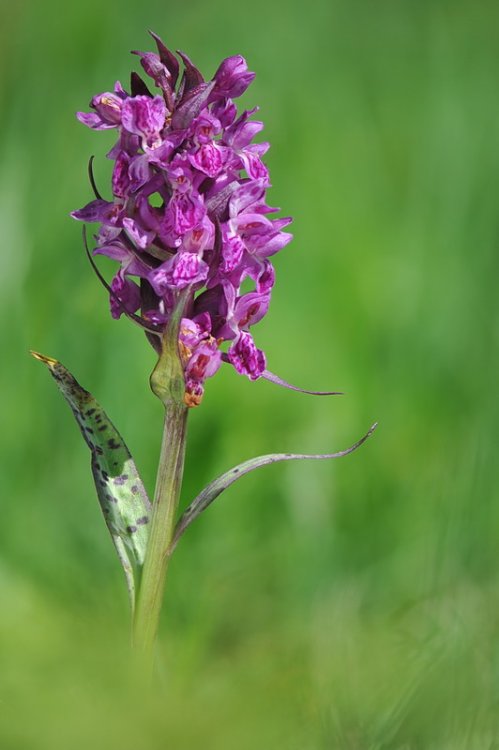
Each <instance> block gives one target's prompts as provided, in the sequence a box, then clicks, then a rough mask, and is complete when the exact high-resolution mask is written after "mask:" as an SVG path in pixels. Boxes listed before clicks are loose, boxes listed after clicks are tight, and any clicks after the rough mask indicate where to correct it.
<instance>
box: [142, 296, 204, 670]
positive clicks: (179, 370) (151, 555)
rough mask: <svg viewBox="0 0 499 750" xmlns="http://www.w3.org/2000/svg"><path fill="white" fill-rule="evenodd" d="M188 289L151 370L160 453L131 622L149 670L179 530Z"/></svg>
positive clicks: (183, 442) (178, 306) (184, 420)
mask: <svg viewBox="0 0 499 750" xmlns="http://www.w3.org/2000/svg"><path fill="white" fill-rule="evenodd" d="M189 299H190V298H189V293H188V292H186V293H185V294H184V295H181V296H180V297H179V300H178V304H177V306H176V308H175V310H174V313H173V314H172V316H171V318H170V321H169V324H168V326H167V329H166V331H165V333H164V335H163V338H162V341H161V354H160V357H159V360H158V363H157V365H156V367H155V368H154V370H153V373H152V375H151V388H152V391H153V393H154V394H155V395H156V396H157V397H158V398H159V399H160V401H161V402H162V403H163V405H164V407H165V422H164V429H163V440H162V443H161V454H160V459H159V466H158V475H157V479H156V489H155V492H154V501H153V508H152V519H151V530H150V534H149V541H148V543H147V550H146V555H145V560H144V566H143V569H142V575H141V579H140V585H139V591H138V596H137V601H136V607H135V617H134V623H133V644H134V647H135V648H136V650H137V653H138V655H139V661H140V663H141V665H142V668H143V670H144V671H145V674H146V675H150V674H151V671H152V665H153V650H154V643H155V640H156V633H157V631H158V624H159V617H160V614H161V605H162V602H163V592H164V588H165V579H166V571H167V569H168V563H169V560H170V555H171V550H169V547H170V543H171V541H172V538H173V533H174V530H175V520H176V519H175V517H176V513H177V507H178V501H179V496H180V488H181V486H182V475H183V471H184V455H185V434H186V423H187V411H188V409H187V407H186V405H185V403H184V393H185V384H184V372H183V367H182V361H181V357H180V353H179V347H178V336H179V327H180V321H181V319H182V315H183V312H184V310H185V306H186V305H187V304H188V303H189Z"/></svg>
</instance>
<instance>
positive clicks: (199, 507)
mask: <svg viewBox="0 0 499 750" xmlns="http://www.w3.org/2000/svg"><path fill="white" fill-rule="evenodd" d="M377 426H378V423H377V422H375V423H374V424H373V425H372V427H371V428H370V429H369V431H368V432H367V433H366V434H365V435H364V437H362V438H361V439H360V440H358V441H357V442H356V443H355V444H354V445H352V446H351V447H350V448H347V449H346V450H343V451H338V452H337V453H269V454H268V455H266V456H258V458H250V459H249V461H244V462H243V463H242V464H239V466H235V467H234V468H233V469H230V470H229V471H227V472H225V474H222V475H221V476H220V477H218V479H215V480H214V481H213V482H211V484H209V485H208V486H207V487H205V488H204V490H203V491H202V492H200V494H199V495H198V496H197V497H196V499H195V500H193V501H192V503H191V504H190V505H189V507H188V508H187V509H186V510H185V512H184V513H183V515H182V516H181V517H180V519H179V520H178V522H177V525H176V527H175V533H174V535H173V539H172V543H171V545H170V551H173V549H174V548H175V546H176V544H177V542H178V540H179V539H180V537H181V536H182V534H183V533H184V531H185V530H186V529H187V527H188V526H190V525H191V523H192V522H193V521H194V520H195V519H196V518H197V517H198V516H199V515H200V514H201V513H202V512H203V510H206V508H207V507H208V506H209V505H211V503H212V502H213V501H214V500H216V498H217V497H218V496H219V495H221V493H222V492H223V491H224V490H226V489H227V487H230V485H231V484H233V482H235V481H236V480H237V479H239V478H240V477H242V476H244V474H248V473H249V472H250V471H254V470H255V469H259V468H260V467H261V466H266V465H267V464H275V463H277V462H278V461H296V460H300V459H307V458H308V459H325V458H341V457H342V456H348V454H349V453H353V451H355V450H357V448H359V447H360V446H361V445H362V443H365V441H366V440H367V438H368V437H370V436H371V435H372V433H373V432H374V430H375V429H376V427H377Z"/></svg>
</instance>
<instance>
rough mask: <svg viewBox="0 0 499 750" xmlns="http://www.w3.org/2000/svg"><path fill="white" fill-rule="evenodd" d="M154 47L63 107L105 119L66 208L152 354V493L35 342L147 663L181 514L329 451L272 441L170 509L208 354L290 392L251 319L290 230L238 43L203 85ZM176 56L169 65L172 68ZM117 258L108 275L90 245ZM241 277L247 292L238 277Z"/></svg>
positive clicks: (260, 307) (117, 311) (97, 414)
mask: <svg viewBox="0 0 499 750" xmlns="http://www.w3.org/2000/svg"><path fill="white" fill-rule="evenodd" d="M152 37H153V39H154V41H155V44H156V52H140V51H135V52H134V54H135V55H137V56H138V58H139V60H140V64H141V65H142V68H143V70H144V72H145V74H146V76H147V78H148V81H147V83H146V81H145V80H144V79H143V78H141V77H140V76H139V75H138V74H137V73H135V72H134V73H132V76H131V84H130V88H129V90H128V91H127V90H126V89H125V87H124V86H122V85H121V83H120V82H117V83H116V84H115V86H114V88H113V91H106V92H103V93H101V94H97V95H96V96H94V97H93V98H92V100H91V102H90V108H91V110H92V111H91V112H78V113H77V117H78V119H79V120H80V122H81V123H83V124H84V125H86V126H87V127H89V128H91V129H92V130H113V129H114V130H116V131H117V140H116V143H115V145H114V146H113V147H112V149H111V150H110V151H109V153H108V155H107V156H108V158H109V159H110V160H112V162H113V171H112V178H111V186H110V189H111V192H112V198H110V199H109V200H106V199H104V198H103V197H102V196H101V194H100V193H99V191H98V190H97V187H96V185H95V181H94V179H93V173H92V160H91V161H90V179H91V184H92V186H93V188H94V192H95V197H94V199H93V200H91V201H90V202H89V203H87V205H85V206H84V207H83V208H80V209H78V210H76V211H74V212H73V213H72V216H73V217H74V218H75V219H76V220H78V221H81V222H85V223H92V224H97V225H98V226H97V229H96V231H95V233H94V235H93V237H94V241H95V246H94V247H93V250H92V251H90V250H89V248H88V244H87V235H86V232H85V230H84V240H85V246H86V249H87V254H88V256H89V259H90V261H91V264H92V267H93V268H94V270H95V271H96V273H97V276H98V278H99V279H100V281H101V282H102V283H103V284H104V286H105V287H106V289H107V291H108V293H109V304H110V312H111V315H112V317H113V318H116V319H118V318H120V317H122V316H123V315H124V316H126V317H128V318H129V319H131V320H132V321H134V322H135V323H137V324H138V325H139V326H141V327H142V328H143V329H144V331H145V334H146V336H147V339H148V341H149V342H150V343H151V344H152V346H153V347H154V349H155V351H156V353H157V355H158V362H157V365H156V367H155V368H154V371H153V373H152V375H151V379H150V384H151V388H152V390H153V392H154V394H155V395H156V396H157V397H158V398H159V399H160V400H161V401H162V403H163V405H164V407H165V427H164V434H163V442H162V447H161V454H160V460H159V467H158V475H157V483H156V489H155V493H154V499H153V502H152V503H151V502H150V501H149V498H148V496H147V493H146V490H145V488H144V485H143V483H142V481H141V479H140V476H139V474H138V471H137V469H136V466H135V464H134V462H133V459H132V457H131V455H130V453H129V451H128V449H127V447H126V445H125V443H124V441H123V439H122V438H121V436H120V435H119V433H118V432H117V430H116V428H115V427H114V426H113V425H112V423H111V422H110V420H109V418H108V417H107V415H106V414H105V412H104V411H103V410H102V408H101V407H100V406H99V405H98V404H97V402H96V401H95V400H94V399H93V397H92V396H91V395H90V394H89V393H88V392H87V391H85V390H84V389H83V388H82V387H81V386H80V385H79V384H78V383H77V381H76V380H75V379H74V378H73V376H72V375H71V374H70V373H69V372H68V371H67V370H66V368H64V367H63V366H62V365H61V364H60V362H58V361H57V360H54V359H52V358H49V357H45V356H44V355H41V354H36V353H35V357H36V358H38V359H39V360H41V361H43V362H44V363H45V364H46V365H47V366H48V368H49V370H50V372H51V374H52V375H53V377H54V378H55V380H56V382H57V384H58V386H59V388H60V390H61V392H62V393H63V395H64V397H65V398H66V400H67V401H68V403H69V405H70V406H71V408H72V410H73V413H74V415H75V417H76V419H77V421H78V424H79V426H80V429H81V431H82V434H83V436H84V437H85V440H86V442H87V444H88V446H89V448H90V451H91V455H92V471H93V474H94V479H95V484H96V488H97V494H98V497H99V501H100V504H101V507H102V510H103V513H104V517H105V520H106V523H107V525H108V528H109V531H110V533H111V536H112V539H113V542H114V544H115V547H116V550H117V552H118V556H119V559H120V562H121V564H122V566H123V568H124V572H125V576H126V580H127V586H128V591H129V595H130V604H131V608H132V613H133V642H134V645H135V646H136V647H137V649H138V650H139V651H140V652H141V653H142V654H143V655H144V658H145V660H146V661H147V662H149V663H150V662H151V658H152V656H151V654H152V647H153V644H154V640H155V636H156V630H157V625H158V620H159V614H160V609H161V602H162V596H163V589H164V583H165V576H166V571H167V566H168V561H169V559H170V557H171V555H172V553H173V551H174V549H175V547H176V544H177V542H178V540H179V538H180V536H181V535H182V534H183V532H184V531H185V529H186V528H187V527H188V526H189V525H190V523H191V522H192V521H193V520H194V519H195V518H197V517H198V516H199V514H200V513H201V512H202V511H203V510H204V509H205V508H206V507H208V505H210V504H211V502H213V500H214V499H215V498H216V497H218V496H219V495H220V494H221V493H222V492H223V491H224V490H225V489H226V488H227V487H228V486H229V485H231V484H232V483H233V482H234V481H235V480H236V479H237V478H239V477H240V476H242V475H244V474H245V473H247V472H248V471H252V470H253V469H256V468H258V467H260V466H263V465H265V464H268V463H274V462H276V461H284V460H290V459H303V458H312V459H321V458H337V457H340V456H344V455H347V454H348V453H351V452H353V451H354V450H355V449H356V448H357V447H358V446H359V445H361V444H362V443H363V442H364V441H365V440H366V439H367V437H369V435H370V434H371V432H372V431H373V429H374V428H375V426H376V425H373V427H372V428H371V429H370V430H369V431H368V433H367V434H366V435H365V436H364V437H363V438H362V439H361V440H359V441H358V442H357V443H355V444H354V445H353V446H352V447H350V448H348V449H347V450H344V451H338V452H335V453H328V454H313V455H304V454H289V453H280V454H279V453H277V454H271V455H267V456H261V457H259V458H256V459H250V460H249V461H246V462H245V463H243V464H241V465H240V466H239V467H235V468H234V469H231V470H229V471H228V472H226V473H225V474H223V475H222V476H221V477H219V479H217V480H215V481H214V482H212V483H211V484H210V485H208V487H206V488H205V489H204V490H202V491H201V493H200V494H199V495H198V497H197V498H195V499H194V500H193V501H192V503H191V504H190V505H189V507H188V508H187V509H186V510H185V511H184V513H183V514H182V515H181V516H180V517H179V518H177V510H178V505H179V497H180V489H181V482H182V474H183V459H184V452H185V429H186V420H187V415H188V412H189V409H190V408H193V407H198V406H199V405H200V404H201V403H202V400H203V396H204V391H205V383H206V381H207V380H208V379H209V378H211V377H213V376H214V375H215V374H216V373H217V372H218V370H219V369H220V367H221V366H227V365H229V366H232V367H233V369H234V370H235V371H236V372H237V373H238V374H240V375H245V376H246V377H247V378H249V379H250V380H251V381H256V380H258V379H259V378H262V377H263V378H266V379H267V380H270V381H271V382H273V383H276V384H278V385H280V386H283V387H286V388H289V389H291V390H294V391H301V392H304V393H311V394H314V395H333V394H335V393H336V392H335V391H326V392H324V391H310V390H306V389H302V388H299V387H297V386H294V385H291V384H289V383H287V382H286V381H285V380H283V379H282V378H280V377H279V376H277V375H275V374H273V373H272V372H270V371H269V370H268V369H267V361H266V355H265V353H264V352H263V351H262V349H260V348H258V344H257V341H256V340H255V338H254V335H253V328H254V327H255V326H256V325H257V324H258V323H259V322H260V321H261V320H262V319H263V318H264V317H265V316H266V315H267V313H268V310H269V306H270V301H271V295H272V289H273V287H274V283H275V271H274V267H273V265H272V260H271V259H272V257H273V256H274V255H276V254H277V253H278V252H280V251H281V250H283V249H284V248H285V247H286V246H287V245H288V243H289V242H290V241H291V239H292V235H291V234H290V233H289V232H288V231H285V230H286V228H287V227H288V225H289V224H290V223H291V219H290V218H289V217H284V218H282V217H276V214H277V213H278V212H279V209H277V208H274V207H271V206H269V205H268V204H267V198H266V193H267V190H268V188H269V187H270V176H269V171H268V169H267V166H266V165H265V163H264V160H263V157H264V155H265V153H266V152H267V150H268V148H269V144H268V143H260V142H256V143H255V142H254V139H255V138H256V137H257V136H258V135H259V134H260V132H261V130H262V129H263V123H262V122H260V121H259V120H255V119H253V116H254V115H255V113H256V112H257V108H253V109H251V110H244V111H243V112H241V113H240V114H239V115H238V112H237V107H236V104H235V103H234V100H235V99H237V98H238V97H240V96H241V95H242V94H243V93H244V92H245V91H246V90H247V88H248V87H249V85H250V84H251V83H252V81H253V80H254V77H255V74H254V73H253V72H251V71H249V70H248V66H247V64H246V61H245V60H244V58H243V57H241V56H240V55H235V56H232V57H228V58H227V59H225V60H223V61H222V63H221V64H220V66H219V67H218V69H217V70H216V72H215V74H214V76H213V78H212V79H211V80H209V81H206V80H205V79H204V77H203V75H202V74H201V72H200V71H199V70H198V69H197V68H196V67H195V65H194V64H193V63H192V62H191V60H190V59H189V58H188V57H187V55H185V54H183V53H182V52H178V53H177V55H175V54H174V53H173V52H172V51H170V50H169V49H168V48H167V47H166V46H165V44H164V43H163V41H162V40H161V39H160V38H159V37H158V36H157V35H155V34H152ZM181 68H183V71H182V73H181ZM99 255H105V256H107V257H108V258H111V259H112V260H113V261H115V262H116V264H117V268H116V271H115V274H114V277H113V278H112V279H111V281H110V282H108V281H106V280H105V279H104V277H103V275H102V274H101V272H100V271H99V269H98V266H97V261H96V260H95V259H94V256H99ZM248 285H249V288H248Z"/></svg>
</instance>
